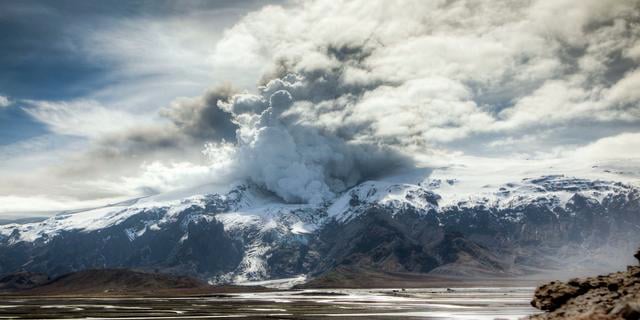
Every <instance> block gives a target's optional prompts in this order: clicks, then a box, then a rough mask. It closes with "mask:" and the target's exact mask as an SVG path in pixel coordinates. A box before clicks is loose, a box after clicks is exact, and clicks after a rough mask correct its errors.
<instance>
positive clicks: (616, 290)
mask: <svg viewBox="0 0 640 320" xmlns="http://www.w3.org/2000/svg"><path fill="white" fill-rule="evenodd" d="M531 305H533V306H534V307H536V308H538V309H540V310H543V311H547V312H546V313H543V314H540V315H535V316H532V317H530V319H532V320H552V319H553V320H561V319H585V320H586V319H609V320H618V319H619V320H623V319H624V320H630V319H640V267H638V266H629V267H628V268H627V271H624V272H617V273H612V274H609V275H606V276H597V277H590V278H583V279H572V280H569V281H568V282H566V283H565V282H560V281H554V282H550V283H548V284H545V285H543V286H540V287H539V288H537V289H536V292H535V295H534V298H533V300H532V301H531Z"/></svg>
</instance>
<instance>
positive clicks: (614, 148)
mask: <svg viewBox="0 0 640 320" xmlns="http://www.w3.org/2000/svg"><path fill="white" fill-rule="evenodd" d="M0 43H1V46H0V177H2V180H3V181H2V183H1V184H0V217H16V216H27V215H42V214H45V213H49V214H50V213H52V212H55V211H57V210H64V209H72V208H86V207H91V206H97V205H102V204H106V203H110V202H114V201H118V200H123V199H129V198H133V197H139V196H144V195H149V194H154V193H159V192H166V191H170V190H175V189H182V188H189V187H195V186H199V185H204V184H217V185H228V184H230V183H234V182H236V181H247V180H248V181H251V182H253V183H256V184H259V185H261V186H263V187H265V188H266V189H269V190H271V191H272V192H274V193H275V194H277V195H278V196H279V197H281V198H282V199H283V200H285V201H288V202H320V201H323V200H327V199H329V198H331V197H333V196H335V195H336V194H338V193H340V192H341V191H343V190H344V189H345V188H348V187H350V186H352V185H354V184H356V183H358V182H360V181H362V180H366V179H372V178H376V177H379V176H383V175H387V174H391V173H392V172H394V171H396V170H402V169H404V168H413V167H416V166H418V167H428V168H446V167H448V166H455V165H463V166H467V167H471V168H473V166H474V163H482V164H483V165H482V166H478V168H477V170H483V169H482V168H487V165H486V164H487V163H489V164H490V165H489V167H493V170H491V172H493V173H494V174H495V172H496V168H499V167H500V166H503V165H506V164H512V165H511V167H513V166H514V165H513V164H516V165H515V166H517V167H523V168H524V167H527V166H540V165H539V164H541V163H542V164H546V163H547V162H548V161H552V162H553V163H565V164H572V163H574V162H575V163H577V162H580V163H582V162H584V163H587V164H588V165H589V166H590V167H592V166H593V164H600V163H604V162H607V161H608V162H615V163H618V164H621V163H622V164H627V166H626V167H625V168H629V165H628V164H635V163H639V162H637V160H638V159H639V158H640V68H638V65H639V62H640V1H637V0H630V1H627V0H614V1H601V0H558V1H546V0H544V1H543V0H539V1H531V0H526V1H479V0H478V1H475V0H446V1H444V0H443V1H438V0H434V1H422V0H415V1H410V0H407V1H393V2H392V1H383V0H380V1H375V0H374V1H372V0H366V1H365V0H363V1H360V0H353V1H337V0H331V1H284V0H283V1H277V2H276V1H274V2H269V3H268V2H265V1H232V0H220V1H215V0H213V1H198V0H186V1H121V2H108V3H107V2H103V1H94V0H89V1H81V0H76V1H69V0H62V1H32V0H24V1H2V2H0ZM523 161H524V162H523ZM481 167H482V168H481Z"/></svg>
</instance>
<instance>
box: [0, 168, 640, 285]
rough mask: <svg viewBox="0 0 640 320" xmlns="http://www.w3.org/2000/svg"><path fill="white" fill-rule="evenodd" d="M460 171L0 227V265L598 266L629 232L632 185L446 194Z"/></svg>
mask: <svg viewBox="0 0 640 320" xmlns="http://www.w3.org/2000/svg"><path fill="white" fill-rule="evenodd" d="M460 180H462V179H460ZM460 180H458V179H447V180H439V179H425V180H423V181H422V182H420V183H404V182H401V181H393V180H389V179H387V180H382V181H367V182H364V183H361V184H359V185H357V186H355V187H353V188H351V189H349V190H347V191H346V192H344V193H343V194H341V195H340V196H339V197H337V198H336V199H334V200H332V201H330V202H325V203H322V204H317V205H308V204H286V203H282V202H281V201H280V200H279V199H277V198H276V197H274V196H273V195H271V194H270V193H269V192H266V191H264V190H262V189H260V188H258V187H256V186H252V185H247V184H244V185H238V186H236V187H234V188H232V189H231V190H230V191H228V192H226V193H204V194H197V195H191V196H187V197H183V196H182V195H180V196H178V197H173V198H171V197H167V196H157V197H150V198H146V199H141V200H138V201H132V202H130V203H124V204H120V205H116V206H110V207H105V208H99V209H94V210H89V211H84V212H78V213H73V214H63V215H59V216H56V217H53V218H51V219H48V220H46V221H43V222H38V223H31V224H21V225H18V224H12V225H5V226H0V261H1V262H0V274H2V273H10V272H15V271H18V270H28V271H33V272H42V273H46V274H51V275H54V276H55V275H60V274H64V273H68V272H72V271H79V270H85V269H95V268H138V269H142V270H145V269H146V270H160V271H165V272H171V273H178V274H185V275H191V276H196V277H199V278H201V279H205V280H207V281H212V282H218V283H224V282H247V281H252V280H264V279H276V278H288V277H294V276H298V275H300V274H306V275H309V276H311V277H318V276H321V275H323V274H327V273H328V272H331V271H332V270H347V269H349V270H359V269H368V270H378V271H380V272H391V273H429V274H431V275H433V276H438V275H447V276H452V275H453V276H458V277H473V276H478V275H482V276H491V277H493V276H500V277H505V276H506V277H509V276H522V275H529V274H533V273H536V272H541V271H550V270H551V271H553V270H556V271H558V270H567V271H570V272H578V271H579V269H580V268H581V267H582V266H584V265H585V263H584V262H585V261H590V262H591V265H589V268H598V267H602V268H609V267H611V266H610V265H607V262H614V263H624V262H623V261H616V260H615V258H616V257H617V256H615V254H621V255H622V254H624V252H625V251H627V250H632V247H634V246H635V245H636V244H637V243H638V242H639V241H640V233H639V232H637V231H638V229H639V228H640V227H639V226H640V191H639V189H638V188H636V187H634V186H632V185H629V184H623V183H619V182H609V181H601V180H589V179H579V178H573V177H565V176H562V175H553V176H541V177H537V178H526V179H523V180H521V181H518V182H513V183H507V184H504V185H499V186H487V187H483V188H482V190H479V191H478V192H475V193H472V194H469V193H468V192H467V193H461V194H460V195H452V192H451V190H454V189H455V187H456V185H459V184H461V183H462V182H461V181H460ZM461 188H462V187H461ZM627 247H629V248H627ZM612 249H615V250H612ZM596 261H600V262H602V265H601V266H599V265H594V264H593V262H596ZM345 268H346V269H345Z"/></svg>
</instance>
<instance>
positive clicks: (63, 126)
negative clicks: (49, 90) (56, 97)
mask: <svg viewBox="0 0 640 320" xmlns="http://www.w3.org/2000/svg"><path fill="white" fill-rule="evenodd" d="M27 103H28V104H29V105H30V106H29V107H25V108H24V110H25V111H26V112H27V113H29V114H30V115H31V116H33V117H34V118H35V119H37V120H38V121H40V122H42V123H44V124H46V125H47V126H48V127H49V128H50V129H51V130H52V131H54V132H56V133H58V134H62V135H72V136H80V137H87V138H100V137H103V136H104V135H107V134H113V133H117V132H122V131H125V130H127V129H131V128H136V127H139V126H145V125H148V124H150V123H151V119H149V117H144V116H136V115H133V114H131V113H128V112H125V111H122V110H117V109H115V108H109V107H107V106H104V105H102V104H101V103H99V102H97V101H94V100H74V101H68V102H49V101H27Z"/></svg>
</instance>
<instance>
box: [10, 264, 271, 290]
mask: <svg viewBox="0 0 640 320" xmlns="http://www.w3.org/2000/svg"><path fill="white" fill-rule="evenodd" d="M264 290H266V288H263V287H246V286H213V285H210V284H208V283H206V282H204V281H201V280H198V279H195V278H191V277H186V276H177V275H170V274H162V273H150V272H141V271H134V270H128V269H93V270H83V271H79V272H72V273H69V274H65V275H62V276H60V277H57V278H55V279H53V280H49V279H48V277H46V275H42V274H36V273H26V272H23V273H16V274H10V275H7V276H4V277H3V278H1V279H0V292H3V293H4V294H5V295H21V296H88V295H89V296H190V295H208V294H216V293H232V292H250V291H264Z"/></svg>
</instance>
